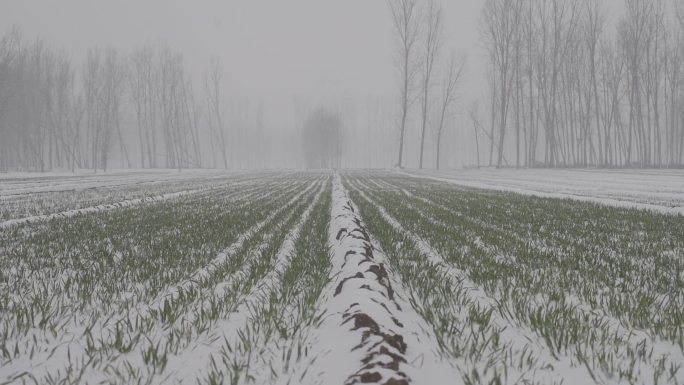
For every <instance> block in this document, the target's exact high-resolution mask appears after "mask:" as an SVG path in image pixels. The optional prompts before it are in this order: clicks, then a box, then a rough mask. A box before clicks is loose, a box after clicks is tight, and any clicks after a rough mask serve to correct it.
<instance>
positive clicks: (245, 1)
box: [0, 0, 482, 97]
mask: <svg viewBox="0 0 684 385" xmlns="http://www.w3.org/2000/svg"><path fill="white" fill-rule="evenodd" d="M481 3H482V0H448V1H446V2H445V13H446V14H445V23H446V35H447V36H448V43H447V45H446V48H447V49H448V50H451V49H455V50H460V51H464V52H469V56H470V58H471V62H472V61H473V60H477V59H478V57H477V56H478V55H480V54H479V52H476V51H475V49H476V48H477V46H478V41H477V40H478V28H477V21H478V18H479V11H480V6H481ZM0 8H1V12H0V26H3V27H4V29H7V28H9V27H10V26H12V25H18V26H19V27H21V29H22V30H23V31H24V34H25V35H26V36H27V37H32V36H35V35H36V34H40V35H42V36H44V37H46V38H47V39H48V40H49V41H51V42H52V43H54V44H56V45H57V46H59V47H63V48H65V49H67V50H69V51H70V52H73V53H74V56H75V58H80V57H81V55H83V53H84V52H85V50H86V49H87V48H89V47H92V46H97V45H107V44H112V45H114V46H116V47H119V48H122V49H125V50H127V51H130V50H132V49H133V48H134V47H136V46H138V45H140V44H142V43H145V42H152V43H156V42H166V43H168V44H169V45H170V46H171V47H173V48H174V49H176V50H179V51H181V52H183V53H184V54H185V56H186V59H187V61H188V64H189V65H190V66H191V68H192V69H193V72H195V73H196V74H197V73H201V71H202V68H203V66H205V65H206V63H207V62H208V58H209V57H210V56H211V55H214V54H217V55H219V56H220V57H221V58H222V60H223V63H224V65H225V68H226V72H227V79H228V81H229V83H230V86H231V89H232V92H235V93H236V94H247V95H256V96H259V95H262V96H266V97H268V96H275V95H279V96H287V95H310V96H313V97H315V96H318V95H330V94H349V95H359V96H360V95H362V94H369V93H370V94H386V93H389V92H392V91H394V88H395V78H394V72H393V65H392V48H393V45H392V44H393V40H392V35H391V33H392V27H391V25H390V18H389V13H388V10H387V4H386V3H385V1H384V0H192V1H189V0H116V1H115V0H111V1H105V0H2V5H1V6H0ZM475 68H477V66H475Z"/></svg>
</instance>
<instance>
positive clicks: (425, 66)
mask: <svg viewBox="0 0 684 385" xmlns="http://www.w3.org/2000/svg"><path fill="white" fill-rule="evenodd" d="M423 23H424V25H425V27H424V46H423V60H422V63H421V65H422V79H421V102H422V103H421V104H422V105H421V107H422V109H421V113H422V116H421V128H420V159H419V168H420V169H422V168H423V159H424V156H423V154H424V152H425V134H426V132H427V126H428V116H429V106H430V96H431V95H430V91H431V89H432V75H433V72H434V69H435V65H436V63H437V60H438V58H439V54H440V51H441V48H442V42H443V35H444V27H443V25H442V8H441V6H440V5H439V4H437V3H436V2H435V0H430V2H429V5H428V9H427V12H426V14H425V17H424V20H423Z"/></svg>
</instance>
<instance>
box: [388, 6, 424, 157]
mask: <svg viewBox="0 0 684 385" xmlns="http://www.w3.org/2000/svg"><path fill="white" fill-rule="evenodd" d="M387 4H388V5H389V8H390V10H391V13H392V21H393V24H394V31H395V35H396V39H397V42H398V44H397V54H398V57H397V67H398V69H399V72H400V73H401V117H400V120H399V161H398V163H397V166H398V167H399V168H401V167H403V158H404V138H405V135H406V123H407V119H408V114H409V109H410V108H411V104H412V103H413V82H414V78H415V76H416V73H417V69H418V66H417V65H416V59H415V55H416V52H415V50H416V42H417V41H418V37H419V31H420V15H419V10H418V5H417V4H418V1H417V0H388V1H387Z"/></svg>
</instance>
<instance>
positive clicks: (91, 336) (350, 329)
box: [0, 170, 684, 385]
mask: <svg viewBox="0 0 684 385" xmlns="http://www.w3.org/2000/svg"><path fill="white" fill-rule="evenodd" d="M601 175H603V176H601ZM640 175H643V178H644V180H645V182H644V183H647V184H650V186H652V189H649V188H648V185H647V184H639V183H638V182H637V180H638V179H639V178H640ZM681 183H682V174H678V173H677V172H668V171H662V172H643V173H642V172H637V171H633V172H626V171H620V172H606V173H602V174H601V173H598V172H589V171H508V172H504V171H492V170H488V171H477V172H476V171H473V172H470V171H468V172H465V171H463V172H453V173H439V174H436V173H433V174H429V175H428V174H427V173H425V174H421V175H420V176H419V177H413V176H409V175H405V174H402V173H397V172H361V171H359V172H344V173H332V172H290V173H278V172H263V173H232V174H224V173H218V172H212V171H196V172H191V173H185V172H184V173H177V172H152V173H147V172H135V173H126V172H117V173H110V174H106V175H77V176H73V175H59V176H55V175H40V176H37V177H31V176H27V175H14V176H11V177H9V176H6V177H3V178H0V203H2V206H1V207H2V211H3V212H4V213H5V214H4V217H3V218H2V219H0V222H1V223H0V384H5V383H17V384H22V383H30V384H33V383H38V384H43V383H46V384H53V383H54V384H57V383H59V384H76V383H115V384H130V383H147V384H175V383H182V384H196V383H201V384H204V383H206V384H220V383H225V384H349V385H352V384H362V383H363V384H366V383H368V384H383V385H385V384H387V385H407V384H442V383H447V384H497V383H498V384H590V383H598V384H623V383H624V384H655V383H658V384H682V383H684V368H682V366H684V259H682V258H683V257H684V253H683V251H684V220H683V218H682V217H681V216H677V215H664V214H662V213H660V212H658V211H659V210H656V211H655V212H654V211H653V210H650V211H644V210H634V209H633V208H630V207H634V206H635V207H651V206H653V207H656V206H657V207H662V208H663V211H666V210H665V207H666V206H676V205H677V204H679V203H678V202H683V201H684V197H682V194H683V193H682V191H684V189H678V187H677V186H679V185H681ZM472 187H478V188H472ZM483 187H484V188H493V189H494V190H492V189H489V190H483V189H481V188H483ZM621 189H622V191H623V193H621ZM496 190H499V191H496ZM512 192H523V194H517V193H512ZM532 195H541V196H543V197H556V196H557V197H573V200H568V199H547V198H544V199H541V198H539V197H537V196H532ZM577 197H580V199H577ZM582 200H588V201H589V202H583V201H582ZM596 202H600V203H609V205H596ZM615 202H618V203H617V204H615ZM619 202H626V203H624V204H620V203H619ZM642 205H647V206H642ZM614 206H619V207H614ZM628 206H629V207H628Z"/></svg>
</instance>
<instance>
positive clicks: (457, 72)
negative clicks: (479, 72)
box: [436, 55, 479, 170]
mask: <svg viewBox="0 0 684 385" xmlns="http://www.w3.org/2000/svg"><path fill="white" fill-rule="evenodd" d="M465 62H466V61H465V56H459V57H456V56H453V55H452V57H451V59H450V61H449V65H448V69H447V75H446V78H445V79H444V83H443V86H442V100H441V106H440V107H441V110H440V114H439V116H440V118H439V125H438V126H437V156H436V167H437V169H438V170H439V167H440V155H441V149H442V134H443V131H444V122H445V120H446V117H447V115H448V114H449V110H450V108H451V107H452V105H453V103H454V102H455V101H456V90H457V87H458V84H459V82H460V81H461V77H462V76H463V71H464V69H465ZM478 152H479V149H478ZM478 162H479V155H478Z"/></svg>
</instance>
